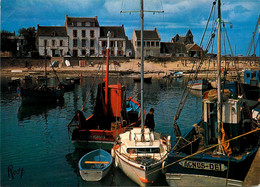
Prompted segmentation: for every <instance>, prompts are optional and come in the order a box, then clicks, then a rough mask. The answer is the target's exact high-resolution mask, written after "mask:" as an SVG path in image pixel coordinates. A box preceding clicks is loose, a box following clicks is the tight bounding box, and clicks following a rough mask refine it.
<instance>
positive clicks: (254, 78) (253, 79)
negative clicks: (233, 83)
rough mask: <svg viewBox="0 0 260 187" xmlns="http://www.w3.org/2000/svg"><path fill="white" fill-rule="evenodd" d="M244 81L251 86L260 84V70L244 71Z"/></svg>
mask: <svg viewBox="0 0 260 187" xmlns="http://www.w3.org/2000/svg"><path fill="white" fill-rule="evenodd" d="M244 82H245V83H246V84H249V85H251V86H258V87H260V85H259V70H246V71H244Z"/></svg>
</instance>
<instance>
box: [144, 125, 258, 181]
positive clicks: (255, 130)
mask: <svg viewBox="0 0 260 187" xmlns="http://www.w3.org/2000/svg"><path fill="white" fill-rule="evenodd" d="M259 130H260V128H256V129H254V130H252V131H249V132H246V133H244V134H241V135H238V136H236V137H234V138H231V139H229V140H226V141H224V142H222V143H219V144H215V145H213V146H210V147H208V148H206V149H203V150H201V151H197V152H196V153H193V154H191V155H188V156H186V157H184V158H181V159H179V160H177V161H175V162H172V163H170V164H168V165H166V166H164V168H167V167H169V166H171V165H173V164H176V163H178V162H180V161H182V160H185V159H187V158H190V157H192V156H195V155H197V154H199V153H203V152H205V151H208V150H210V149H212V148H214V147H217V146H219V145H222V144H225V143H227V142H230V141H233V140H235V139H238V138H241V137H243V136H246V135H248V134H251V133H254V132H257V131H259ZM164 168H159V169H157V170H154V171H152V172H150V173H148V174H147V176H149V175H151V174H153V173H155V172H157V171H160V170H162V169H164Z"/></svg>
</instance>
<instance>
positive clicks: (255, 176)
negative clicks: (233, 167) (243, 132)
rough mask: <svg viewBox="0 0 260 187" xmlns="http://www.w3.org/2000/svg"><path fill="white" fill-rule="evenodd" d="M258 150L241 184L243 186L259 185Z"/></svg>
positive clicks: (259, 163)
mask: <svg viewBox="0 0 260 187" xmlns="http://www.w3.org/2000/svg"><path fill="white" fill-rule="evenodd" d="M259 176H260V149H259V148H258V151H257V153H256V155H255V158H254V160H253V162H252V164H251V167H250V169H249V171H248V173H247V175H246V178H245V180H244V182H243V186H258V185H259V184H260V177H259Z"/></svg>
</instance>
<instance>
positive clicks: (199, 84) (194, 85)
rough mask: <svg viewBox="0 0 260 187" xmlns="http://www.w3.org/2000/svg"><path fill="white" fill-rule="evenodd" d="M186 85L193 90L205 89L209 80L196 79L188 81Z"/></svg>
mask: <svg viewBox="0 0 260 187" xmlns="http://www.w3.org/2000/svg"><path fill="white" fill-rule="evenodd" d="M187 86H188V87H189V88H190V89H193V90H207V89H208V87H209V82H208V81H207V80H205V79H198V80H193V81H189V82H188V85H187Z"/></svg>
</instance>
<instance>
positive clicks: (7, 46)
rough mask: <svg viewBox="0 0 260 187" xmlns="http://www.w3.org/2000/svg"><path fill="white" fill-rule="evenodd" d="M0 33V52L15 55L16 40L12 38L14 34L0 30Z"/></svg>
mask: <svg viewBox="0 0 260 187" xmlns="http://www.w3.org/2000/svg"><path fill="white" fill-rule="evenodd" d="M0 33H1V51H9V52H12V54H15V53H16V40H15V39H14V38H12V36H14V35H15V34H14V33H11V32H9V31H5V30H2V31H0Z"/></svg>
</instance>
